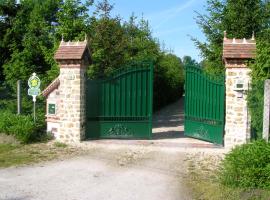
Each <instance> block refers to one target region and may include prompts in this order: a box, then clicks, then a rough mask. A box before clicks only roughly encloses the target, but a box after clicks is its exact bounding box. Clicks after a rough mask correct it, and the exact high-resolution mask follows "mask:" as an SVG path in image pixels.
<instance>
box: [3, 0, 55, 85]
mask: <svg viewBox="0 0 270 200" xmlns="http://www.w3.org/2000/svg"><path fill="white" fill-rule="evenodd" d="M58 4H59V1H50V0H46V1H31V0H25V1H21V4H20V5H19V10H18V11H17V14H16V17H15V18H14V19H13V21H12V23H13V24H12V26H11V27H10V28H9V29H8V31H7V32H6V34H5V36H4V37H5V38H7V39H8V42H6V48H8V49H9V53H10V59H8V60H6V62H5V64H4V65H3V68H4V74H5V79H6V82H7V83H8V84H9V85H10V86H12V87H13V88H15V86H16V81H17V80H19V79H20V80H23V81H26V80H27V79H28V77H29V75H30V74H31V73H33V72H37V73H38V74H40V75H41V76H42V75H44V74H45V72H46V71H47V70H48V69H50V67H51V66H50V63H49V62H48V58H47V56H48V54H49V52H50V51H51V49H52V48H53V46H54V37H53V30H54V27H53V22H55V19H56V13H57V8H58Z"/></svg>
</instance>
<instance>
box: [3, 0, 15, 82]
mask: <svg viewBox="0 0 270 200" xmlns="http://www.w3.org/2000/svg"><path fill="white" fill-rule="evenodd" d="M17 11H18V5H17V4H16V1H15V0H7V1H0V82H1V81H4V74H3V68H2V66H3V64H4V63H5V62H6V61H7V60H8V59H10V50H9V48H8V44H9V42H10V41H11V40H10V39H11V38H12V35H11V34H8V32H9V31H10V29H11V27H12V25H13V20H14V18H15V17H16V14H17Z"/></svg>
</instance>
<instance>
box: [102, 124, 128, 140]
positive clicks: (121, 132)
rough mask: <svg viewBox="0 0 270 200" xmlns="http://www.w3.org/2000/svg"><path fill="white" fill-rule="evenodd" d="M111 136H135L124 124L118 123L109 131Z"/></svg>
mask: <svg viewBox="0 0 270 200" xmlns="http://www.w3.org/2000/svg"><path fill="white" fill-rule="evenodd" d="M107 134H108V135H109V136H129V137H130V136H133V133H132V131H131V130H130V129H128V128H127V127H126V126H124V125H123V124H116V125H115V126H114V127H112V128H110V129H109V131H108V133H107Z"/></svg>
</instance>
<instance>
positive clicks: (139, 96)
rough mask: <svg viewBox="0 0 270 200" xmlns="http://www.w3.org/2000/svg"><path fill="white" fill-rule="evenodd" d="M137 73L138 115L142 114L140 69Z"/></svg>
mask: <svg viewBox="0 0 270 200" xmlns="http://www.w3.org/2000/svg"><path fill="white" fill-rule="evenodd" d="M138 73H139V76H138V89H139V91H138V102H139V103H138V105H139V109H138V111H139V116H142V112H141V110H142V109H141V108H142V101H141V90H142V85H141V83H142V82H141V74H142V72H141V71H139V72H138Z"/></svg>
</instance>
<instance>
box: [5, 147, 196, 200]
mask: <svg viewBox="0 0 270 200" xmlns="http://www.w3.org/2000/svg"><path fill="white" fill-rule="evenodd" d="M184 158H185V155H184V154H181V153H161V152H151V151H148V150H146V149H143V148H138V149H136V150H127V149H126V150H125V149H121V150H111V151H108V150H105V149H92V151H89V152H88V153H86V154H85V155H83V156H80V157H77V158H73V159H68V160H63V161H54V162H48V163H43V164H37V165H35V166H26V167H19V168H8V169H1V170H0V199H1V200H15V199H16V200H34V199H40V200H58V199H61V200H86V199H93V200H159V199H160V200H164V199H166V200H181V199H191V198H189V196H188V194H189V193H188V190H187V189H185V187H184V186H183V183H182V181H183V179H182V177H183V176H184V175H185V171H184V169H183V160H184Z"/></svg>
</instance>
